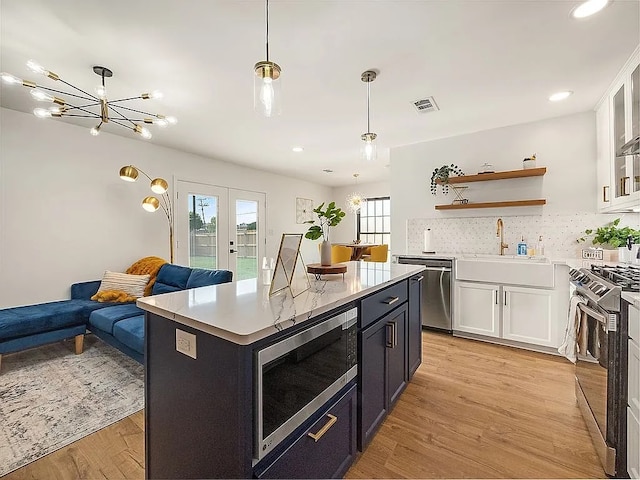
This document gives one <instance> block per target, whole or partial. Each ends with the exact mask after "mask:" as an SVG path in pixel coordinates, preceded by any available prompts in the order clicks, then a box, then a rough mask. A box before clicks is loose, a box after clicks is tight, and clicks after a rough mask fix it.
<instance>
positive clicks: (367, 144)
mask: <svg viewBox="0 0 640 480" xmlns="http://www.w3.org/2000/svg"><path fill="white" fill-rule="evenodd" d="M376 76H377V73H376V72H374V71H373V70H367V71H366V72H363V73H362V76H361V77H360V79H361V80H362V81H363V82H365V83H366V84H367V132H366V133H363V134H362V136H361V137H360V138H361V139H362V141H363V142H364V143H363V144H362V148H361V151H360V153H361V157H362V159H363V160H366V161H373V160H375V159H376V156H377V152H376V143H375V140H376V137H377V135H376V134H375V133H372V132H371V126H370V123H369V120H370V118H369V101H370V96H371V82H373V81H374V80H375V79H376Z"/></svg>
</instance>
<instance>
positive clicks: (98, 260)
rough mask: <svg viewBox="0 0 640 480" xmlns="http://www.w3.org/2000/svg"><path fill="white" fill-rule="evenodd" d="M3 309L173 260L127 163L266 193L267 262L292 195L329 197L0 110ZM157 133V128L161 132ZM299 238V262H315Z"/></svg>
mask: <svg viewBox="0 0 640 480" xmlns="http://www.w3.org/2000/svg"><path fill="white" fill-rule="evenodd" d="M0 126H1V130H0V307H7V306H15V305H23V304H29V303H35V302H44V301H50V300H57V299H65V298H69V297H68V296H69V288H70V285H71V284H72V283H74V282H79V281H86V280H93V279H100V278H101V277H102V274H103V272H104V270H105V269H109V270H116V271H123V270H124V269H126V268H127V267H128V266H129V265H130V264H131V263H133V262H134V261H136V260H137V259H139V258H141V257H144V256H147V255H158V256H161V257H163V258H167V259H168V258H169V242H168V227H167V219H166V217H165V216H163V215H162V214H161V213H160V212H156V213H155V214H149V213H147V212H145V211H144V210H143V209H142V208H141V206H140V202H141V199H142V198H143V197H144V196H146V195H148V194H149V192H148V188H147V186H146V185H144V183H145V182H137V183H136V184H129V183H125V182H123V181H122V180H120V178H119V177H118V170H119V169H120V167H122V166H123V165H128V164H134V165H137V166H139V167H140V168H141V169H143V170H144V171H146V172H147V173H149V174H150V175H152V176H160V177H164V178H166V179H167V180H169V181H170V183H172V180H173V181H175V180H177V179H182V180H191V181H198V182H201V183H210V184H213V185H221V186H225V187H231V188H238V189H244V190H252V191H257V192H265V193H266V198H267V228H268V230H269V231H271V232H272V234H271V235H268V236H267V250H266V253H267V255H268V256H275V255H276V253H277V249H278V246H279V244H280V235H281V234H282V233H303V232H305V231H306V229H307V227H308V226H305V225H298V224H296V223H295V200H296V197H305V198H312V199H314V202H316V203H320V202H321V201H330V200H331V197H332V190H331V188H329V187H325V186H321V185H317V184H313V183H309V182H304V181H300V180H297V179H293V178H288V177H284V176H280V175H275V174H271V173H267V172H262V171H259V170H255V169H251V168H245V167H240V166H237V165H233V164H230V163H226V162H221V161H216V160H212V159H209V158H205V157H200V156H196V155H191V154H187V153H184V152H180V151H177V150H172V149H169V148H164V147H160V146H157V145H154V144H153V143H149V142H145V141H140V140H137V139H134V138H127V137H120V136H117V135H111V134H109V133H106V132H104V133H102V134H101V135H100V136H98V137H92V136H90V135H89V134H88V129H87V128H82V127H78V126H74V125H70V124H66V123H64V122H62V121H56V120H44V121H43V120H39V119H37V118H35V117H34V116H33V115H29V114H25V113H20V112H16V111H13V110H8V109H4V108H2V109H0ZM157 134H158V135H162V132H158V133H157ZM315 244H316V242H311V241H310V240H304V241H303V250H302V251H303V255H304V259H305V262H307V263H310V262H313V261H318V258H319V255H318V251H317V247H316V245H315Z"/></svg>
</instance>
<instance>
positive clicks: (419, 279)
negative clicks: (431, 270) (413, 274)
mask: <svg viewBox="0 0 640 480" xmlns="http://www.w3.org/2000/svg"><path fill="white" fill-rule="evenodd" d="M411 280H413V281H414V282H421V281H422V280H424V275H420V276H419V277H418V278H412V279H411Z"/></svg>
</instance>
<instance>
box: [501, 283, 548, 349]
mask: <svg viewBox="0 0 640 480" xmlns="http://www.w3.org/2000/svg"><path fill="white" fill-rule="evenodd" d="M555 298H556V296H555V294H554V292H553V290H543V289H541V288H524V287H512V286H508V285H505V286H504V287H502V338H505V339H508V340H515V341H517V342H524V343H532V344H534V345H544V346H547V347H556V346H558V345H557V340H558V328H557V325H558V322H557V321H556V318H555V315H554V312H555V311H556V306H555Z"/></svg>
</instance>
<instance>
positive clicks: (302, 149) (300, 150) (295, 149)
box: [291, 147, 304, 153]
mask: <svg viewBox="0 0 640 480" xmlns="http://www.w3.org/2000/svg"><path fill="white" fill-rule="evenodd" d="M291 150H293V151H294V152H296V153H300V152H303V151H304V148H302V147H293V148H292V149H291Z"/></svg>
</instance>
